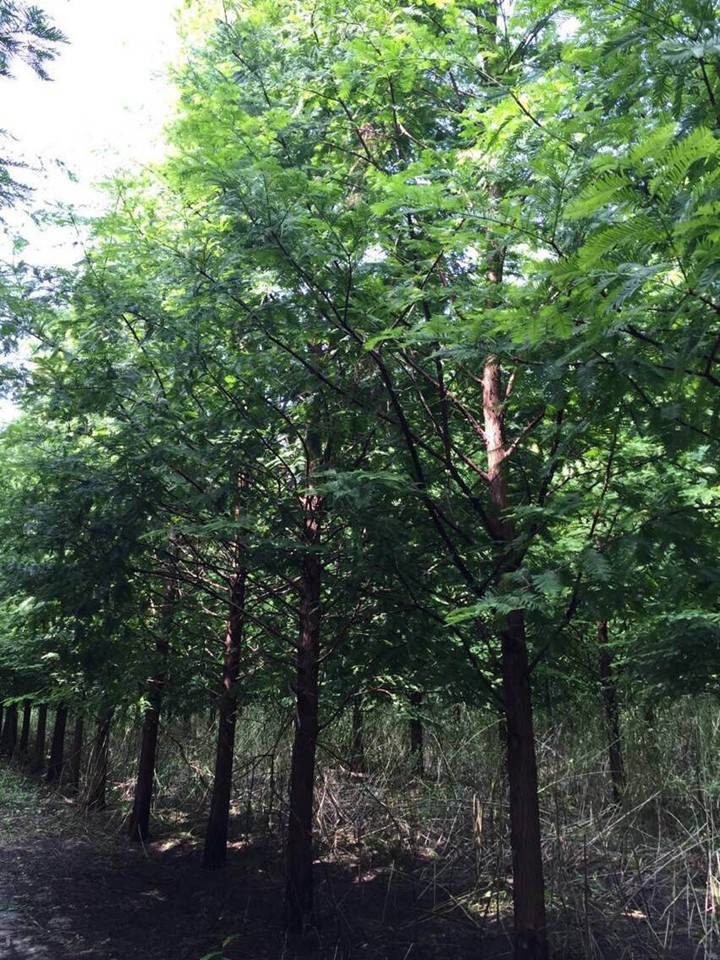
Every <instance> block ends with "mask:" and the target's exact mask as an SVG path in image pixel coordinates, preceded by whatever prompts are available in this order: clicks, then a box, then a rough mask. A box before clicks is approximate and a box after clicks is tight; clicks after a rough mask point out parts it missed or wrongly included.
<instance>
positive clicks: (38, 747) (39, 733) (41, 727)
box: [30, 703, 48, 773]
mask: <svg viewBox="0 0 720 960" xmlns="http://www.w3.org/2000/svg"><path fill="white" fill-rule="evenodd" d="M47 712H48V708H47V704H46V703H41V704H40V706H39V707H38V710H37V728H36V730H35V747H34V749H33V758H32V761H31V762H30V771H31V772H32V773H42V771H43V768H44V767H45V740H46V739H47Z"/></svg>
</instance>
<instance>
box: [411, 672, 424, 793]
mask: <svg viewBox="0 0 720 960" xmlns="http://www.w3.org/2000/svg"><path fill="white" fill-rule="evenodd" d="M422 702H423V694H422V692H421V691H420V690H413V692H412V693H411V694H410V706H411V707H412V709H413V714H412V716H411V717H410V756H411V758H412V765H413V769H414V770H415V773H417V775H418V776H420V777H422V776H424V774H425V747H424V736H423V722H422V717H421V716H419V714H418V713H417V711H418V710H419V709H420V707H421V706H422Z"/></svg>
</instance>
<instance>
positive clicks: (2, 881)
mask: <svg viewBox="0 0 720 960" xmlns="http://www.w3.org/2000/svg"><path fill="white" fill-rule="evenodd" d="M199 860H200V858H199V849H198V844H197V842H193V841H192V840H187V839H186V840H184V841H182V842H178V841H177V840H173V839H172V838H170V837H168V838H166V839H164V840H159V841H156V842H155V843H152V844H150V845H149V846H148V848H147V849H143V848H142V847H140V848H138V847H135V846H133V845H130V844H128V843H127V841H126V840H125V838H124V837H123V836H122V834H121V833H120V832H119V830H118V826H117V819H116V818H113V817H112V816H108V817H106V818H104V817H103V815H100V816H98V815H96V816H95V817H93V818H92V819H91V820H88V819H85V818H83V817H82V816H81V815H80V814H79V813H78V812H77V810H76V809H75V807H74V806H73V805H72V804H70V803H68V802H67V801H64V800H63V799H62V798H60V797H58V796H57V795H56V794H51V793H48V792H47V791H45V790H43V789H42V788H40V789H38V788H36V787H35V786H34V785H28V784H27V783H23V782H22V781H21V779H20V778H19V777H17V776H15V775H14V774H12V773H8V772H3V771H0V958H1V960H201V958H203V957H204V956H205V955H206V954H209V953H212V952H213V951H219V952H217V953H215V955H214V957H213V960H220V957H221V956H223V957H225V958H226V960H294V958H303V960H347V958H353V960H355V958H357V960H404V958H408V957H409V958H411V960H436V958H444V957H447V958H458V960H461V958H464V957H473V958H476V957H477V956H478V945H479V942H480V941H481V940H482V941H483V946H484V947H487V949H484V950H483V952H482V956H483V957H488V958H490V957H500V956H502V955H507V947H508V944H507V940H506V939H505V937H502V938H497V937H496V938H494V943H493V945H492V949H491V945H490V943H489V942H488V941H487V940H485V939H484V938H482V936H481V935H479V931H478V929H477V927H474V926H473V925H472V924H467V923H464V922H463V921H462V918H461V917H460V918H450V921H449V922H448V917H447V916H443V917H440V916H435V915H434V914H433V913H432V911H430V912H429V913H428V911H427V910H426V907H425V905H424V904H423V902H422V901H421V899H419V897H418V890H417V889H416V887H415V886H413V883H412V882H411V881H409V880H404V879H403V878H402V877H399V876H393V875H391V877H390V881H389V880H388V877H387V876H386V875H384V874H382V873H378V875H377V876H376V877H372V878H370V877H369V878H367V881H366V882H360V881H361V880H362V878H360V877H359V876H358V873H357V871H355V872H354V873H353V872H349V871H348V870H347V869H342V868H337V869H336V868H335V867H332V868H330V867H325V866H319V867H318V876H317V888H318V893H317V903H318V913H319V915H320V916H321V918H322V925H321V927H320V928H319V929H318V930H317V931H314V932H313V934H312V935H311V936H309V937H306V938H305V939H304V940H301V941H299V942H288V941H287V940H286V939H285V937H284V936H283V934H282V929H281V924H280V922H279V921H280V915H281V904H282V882H281V877H282V865H281V863H280V861H279V857H278V855H277V852H275V851H273V850H271V849H268V848H263V847H262V846H256V847H247V846H245V847H243V845H242V844H237V845H234V849H232V850H231V851H230V858H229V865H228V868H227V870H225V871H220V872H217V873H211V872H207V871H204V870H202V869H201V867H200V864H199ZM226 937H233V938H234V939H233V941H232V943H230V944H229V945H228V946H227V947H226V948H225V949H224V950H222V951H220V950H219V948H220V946H221V943H222V941H223V939H224V938H226Z"/></svg>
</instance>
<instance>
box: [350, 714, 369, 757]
mask: <svg viewBox="0 0 720 960" xmlns="http://www.w3.org/2000/svg"><path fill="white" fill-rule="evenodd" d="M364 726H365V715H364V712H363V704H362V699H361V698H360V697H356V698H355V700H354V701H353V707H352V721H351V727H350V769H351V770H352V772H353V773H365V769H366V767H365V736H364Z"/></svg>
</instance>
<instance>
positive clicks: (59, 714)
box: [45, 703, 68, 783]
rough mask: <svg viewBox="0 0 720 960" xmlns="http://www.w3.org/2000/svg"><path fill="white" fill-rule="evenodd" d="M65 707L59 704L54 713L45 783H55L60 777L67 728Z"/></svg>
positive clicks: (63, 760) (63, 761)
mask: <svg viewBox="0 0 720 960" xmlns="http://www.w3.org/2000/svg"><path fill="white" fill-rule="evenodd" d="M67 715H68V711H67V707H66V706H65V704H63V703H61V704H59V705H58V708H57V710H56V711H55V726H54V727H53V735H52V742H51V744H50V759H49V760H48V768H47V773H46V774H45V780H46V782H47V783H56V782H58V781H59V780H60V778H61V777H62V772H63V765H64V763H65V727H66V726H67Z"/></svg>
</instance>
